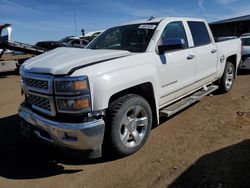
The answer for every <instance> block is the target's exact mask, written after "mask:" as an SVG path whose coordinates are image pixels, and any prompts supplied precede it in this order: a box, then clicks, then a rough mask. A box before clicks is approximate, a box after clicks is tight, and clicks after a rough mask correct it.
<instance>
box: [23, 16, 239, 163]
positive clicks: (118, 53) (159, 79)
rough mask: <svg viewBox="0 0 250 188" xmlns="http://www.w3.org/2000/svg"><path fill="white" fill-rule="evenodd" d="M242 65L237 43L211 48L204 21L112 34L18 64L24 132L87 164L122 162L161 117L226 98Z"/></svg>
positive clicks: (135, 25)
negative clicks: (115, 158) (108, 159)
mask: <svg viewBox="0 0 250 188" xmlns="http://www.w3.org/2000/svg"><path fill="white" fill-rule="evenodd" d="M240 59H241V41H240V39H233V40H227V41H223V42H219V43H216V42H215V41H214V38H213V36H212V33H211V31H210V29H209V26H208V24H207V22H206V21H205V20H203V19H196V18H175V17H166V18H150V19H149V20H140V21H135V22H131V23H127V24H123V25H120V26H116V27H112V28H110V29H107V30H106V31H104V32H103V33H102V34H101V35H99V36H98V37H97V38H96V39H94V40H93V41H92V42H91V43H90V44H89V45H88V46H87V47H86V49H75V48H57V49H55V50H52V51H49V52H46V53H44V54H42V55H39V56H36V57H34V58H32V59H29V60H28V61H26V62H25V63H24V64H23V65H22V67H21V69H20V74H21V77H22V81H21V88H22V92H23V94H24V96H25V100H24V102H23V103H22V104H21V105H20V107H19V116H20V127H21V132H22V134H23V135H26V136H27V137H32V136H35V137H38V138H39V139H41V140H42V141H45V142H48V143H52V144H55V145H57V146H60V147H62V148H65V149H70V150H71V149H73V150H77V151H85V152H86V156H87V157H90V158H94V157H100V156H101V154H102V151H103V150H102V149H104V150H105V151H109V152H111V153H112V154H118V155H121V156H127V155H130V154H133V153H135V152H136V151H137V150H139V149H140V148H141V147H142V146H143V145H144V144H145V142H146V140H147V138H148V136H149V134H150V130H151V128H152V125H156V124H159V118H160V116H161V115H165V116H171V115H172V114H174V113H176V112H177V111H179V110H181V109H184V108H185V107H187V106H188V105H190V104H192V103H194V102H196V101H198V100H200V99H201V98H202V97H204V96H206V95H207V94H209V93H211V92H213V91H214V90H216V89H218V88H219V89H220V90H221V91H222V92H228V91H229V90H230V89H231V88H232V86H233V83H234V79H235V77H236V75H237V74H236V71H237V68H238V65H239V62H240ZM197 115H199V114H197Z"/></svg>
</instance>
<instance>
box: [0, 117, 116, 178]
mask: <svg viewBox="0 0 250 188" xmlns="http://www.w3.org/2000/svg"><path fill="white" fill-rule="evenodd" d="M118 159H120V158H119V157H116V156H113V155H111V154H104V157H102V158H98V159H84V158H83V156H80V155H75V154H72V153H65V152H62V151H61V150H60V149H59V148H57V147H53V146H51V145H47V144H43V143H41V142H37V141H36V140H27V139H26V138H24V137H23V136H21V135H20V133H19V127H18V116H17V115H12V116H9V117H4V118H1V119H0V176H2V177H5V178H8V179H36V178H43V177H50V176H55V175H59V174H72V173H77V172H80V171H82V169H81V168H80V169H79V168H78V169H73V170H72V169H70V170H69V169H65V167H64V166H63V165H85V164H97V163H105V162H108V161H113V160H118Z"/></svg>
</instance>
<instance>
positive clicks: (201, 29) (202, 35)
mask: <svg viewBox="0 0 250 188" xmlns="http://www.w3.org/2000/svg"><path fill="white" fill-rule="evenodd" d="M188 26H189V28H190V31H191V33H192V37H193V40H194V46H201V45H206V44H209V43H211V39H210V37H209V34H208V31H207V27H206V25H205V23H203V22H195V21H189V22H188Z"/></svg>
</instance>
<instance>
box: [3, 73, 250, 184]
mask: <svg viewBox="0 0 250 188" xmlns="http://www.w3.org/2000/svg"><path fill="white" fill-rule="evenodd" d="M19 79H20V77H19V76H17V75H13V74H5V75H0V96H1V97H0V187H1V188H8V187H11V188H15V187H19V188H20V187H24V188H26V187H32V188H36V187H47V188H57V187H67V188H73V187H77V188H78V187H108V188H110V187H171V188H172V187H177V188H181V187H188V188H189V187H192V188H195V187H215V188H224V187H250V71H244V72H241V74H240V75H239V76H238V79H237V81H236V82H235V85H234V87H233V90H232V91H231V92H230V93H228V94H223V95H220V94H215V95H214V96H207V97H205V98H203V99H202V100H201V102H199V103H197V104H195V105H193V106H191V107H190V108H187V109H186V110H184V111H182V112H180V113H179V114H177V115H176V116H174V117H172V118H171V119H168V120H164V121H163V122H162V123H161V125H160V126H158V127H156V128H154V129H153V130H152V132H151V135H150V138H149V140H148V142H147V143H146V145H145V146H144V147H143V148H142V149H141V150H140V151H138V152H137V153H136V154H134V155H131V156H129V157H125V158H120V159H115V158H112V157H110V156H107V157H105V158H102V159H98V160H89V161H88V160H79V159H74V158H72V157H70V156H68V155H66V154H64V153H62V152H60V151H59V150H57V149H56V148H54V147H50V146H47V145H43V144H38V143H36V142H30V141H27V140H25V139H23V138H22V137H20V135H19V133H18V127H17V120H18V117H17V108H18V105H19V103H20V102H21V101H22V97H21V95H20V89H19Z"/></svg>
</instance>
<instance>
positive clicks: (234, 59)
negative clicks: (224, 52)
mask: <svg viewBox="0 0 250 188" xmlns="http://www.w3.org/2000/svg"><path fill="white" fill-rule="evenodd" d="M228 62H231V63H232V64H233V66H234V68H235V74H234V77H235V78H236V76H237V55H236V54H234V55H231V56H228V57H227V59H226V64H227V63H228ZM225 68H226V66H225ZM225 68H224V71H225Z"/></svg>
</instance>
